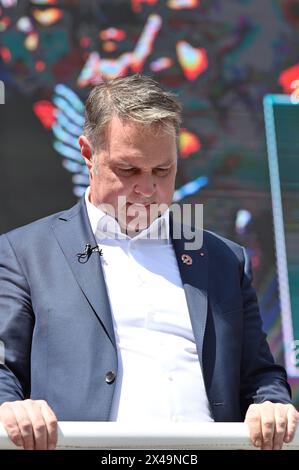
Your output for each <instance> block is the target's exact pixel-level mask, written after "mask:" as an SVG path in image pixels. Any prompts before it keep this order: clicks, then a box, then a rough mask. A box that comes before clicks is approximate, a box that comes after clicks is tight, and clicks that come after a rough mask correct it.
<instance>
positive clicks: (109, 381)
mask: <svg viewBox="0 0 299 470" xmlns="http://www.w3.org/2000/svg"><path fill="white" fill-rule="evenodd" d="M115 378H116V374H115V373H114V372H112V371H111V370H110V371H109V372H107V374H106V383H107V384H112V383H113V382H114V380H115Z"/></svg>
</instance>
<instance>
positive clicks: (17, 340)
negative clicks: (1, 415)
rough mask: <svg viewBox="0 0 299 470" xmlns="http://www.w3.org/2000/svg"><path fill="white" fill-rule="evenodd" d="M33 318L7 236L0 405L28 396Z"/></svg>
mask: <svg viewBox="0 0 299 470" xmlns="http://www.w3.org/2000/svg"><path fill="white" fill-rule="evenodd" d="M33 327H34V314H33V311H32V307H31V301H30V289H29V286H28V283H27V281H26V279H25V276H24V273H23V272H22V268H21V265H20V263H19V262H18V260H17V257H16V254H15V252H14V250H13V247H12V245H11V244H10V242H9V239H8V237H7V235H2V236H1V237H0V341H1V349H2V350H3V354H2V355H1V356H3V357H1V361H0V404H1V403H3V402H5V401H14V400H23V399H26V398H28V397H29V396H30V352H31V340H32V332H33Z"/></svg>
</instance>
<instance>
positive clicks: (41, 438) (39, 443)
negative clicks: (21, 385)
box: [24, 400, 48, 450]
mask: <svg viewBox="0 0 299 470" xmlns="http://www.w3.org/2000/svg"><path fill="white" fill-rule="evenodd" d="M24 403H25V406H26V410H27V413H28V416H29V418H30V420H31V422H32V429H33V437H34V449H35V450H47V441H48V436H47V434H48V431H47V426H46V423H45V420H44V417H43V415H42V412H41V409H40V406H39V405H38V403H37V402H36V401H32V400H28V402H27V403H26V402H24Z"/></svg>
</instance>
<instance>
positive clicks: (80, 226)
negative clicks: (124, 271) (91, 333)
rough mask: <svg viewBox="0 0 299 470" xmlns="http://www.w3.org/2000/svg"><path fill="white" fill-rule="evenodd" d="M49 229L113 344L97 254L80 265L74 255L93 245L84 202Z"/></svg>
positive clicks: (109, 311) (109, 312)
mask: <svg viewBox="0 0 299 470" xmlns="http://www.w3.org/2000/svg"><path fill="white" fill-rule="evenodd" d="M53 230H54V234H55V236H56V238H57V240H58V243H59V245H60V247H61V249H62V251H63V254H64V256H65V258H66V260H67V262H68V264H69V266H70V268H71V270H72V272H73V274H74V276H75V278H76V281H77V283H78V285H79V287H80V289H81V290H82V292H83V294H84V296H85V297H86V299H87V301H88V303H89V304H90V306H91V307H92V309H93V310H94V312H95V314H96V315H97V317H98V318H99V320H100V322H101V323H102V325H103V326H104V328H105V330H106V332H107V334H108V336H109V337H110V340H111V341H112V343H113V344H114V345H115V336H114V328H113V323H112V315H111V310H110V304H109V299H108V294H107V290H106V284H105V280H104V275H103V270H102V266H101V260H100V255H99V253H97V252H94V253H92V254H91V256H90V257H89V259H88V260H87V261H86V262H84V263H80V262H79V261H78V257H77V254H78V253H82V252H84V249H85V245H86V244H87V243H89V244H90V245H91V246H92V247H94V246H95V245H96V244H97V243H96V240H95V237H94V234H93V232H92V230H91V227H90V223H89V219H88V215H87V211H86V207H85V202H84V200H83V199H82V200H81V202H79V204H77V205H76V206H75V207H73V208H72V209H70V210H69V211H66V212H64V213H62V214H61V216H60V217H59V218H58V220H57V221H56V223H55V225H53ZM82 334H84V332H82Z"/></svg>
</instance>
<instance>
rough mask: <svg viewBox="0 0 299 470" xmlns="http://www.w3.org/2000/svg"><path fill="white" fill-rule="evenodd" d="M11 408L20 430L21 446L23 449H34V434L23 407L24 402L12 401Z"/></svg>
mask: <svg viewBox="0 0 299 470" xmlns="http://www.w3.org/2000/svg"><path fill="white" fill-rule="evenodd" d="M11 409H12V411H13V413H14V415H15V417H16V420H17V423H18V426H19V429H20V431H21V435H22V440H23V447H24V449H25V450H33V449H34V436H33V429H32V422H31V419H30V418H29V415H28V413H27V411H26V408H25V407H24V402H14V403H13V405H12V406H11Z"/></svg>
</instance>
